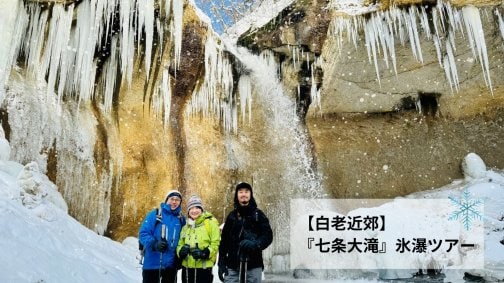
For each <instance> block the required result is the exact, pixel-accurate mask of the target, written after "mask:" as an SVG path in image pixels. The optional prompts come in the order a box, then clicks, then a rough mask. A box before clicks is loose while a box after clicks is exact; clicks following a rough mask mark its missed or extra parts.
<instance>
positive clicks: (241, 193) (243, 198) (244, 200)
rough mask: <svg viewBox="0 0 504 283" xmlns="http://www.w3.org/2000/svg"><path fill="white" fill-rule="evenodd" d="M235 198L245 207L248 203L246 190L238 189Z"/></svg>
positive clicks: (248, 193)
mask: <svg viewBox="0 0 504 283" xmlns="http://www.w3.org/2000/svg"><path fill="white" fill-rule="evenodd" d="M237 197H238V202H239V203H240V205H247V204H248V203H249V201H250V191H249V190H248V189H246V188H242V189H238V192H237Z"/></svg>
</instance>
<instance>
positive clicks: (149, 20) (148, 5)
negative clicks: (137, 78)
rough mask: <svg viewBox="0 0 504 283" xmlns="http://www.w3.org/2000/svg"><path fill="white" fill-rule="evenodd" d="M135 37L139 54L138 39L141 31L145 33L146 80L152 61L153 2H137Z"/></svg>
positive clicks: (139, 0)
mask: <svg viewBox="0 0 504 283" xmlns="http://www.w3.org/2000/svg"><path fill="white" fill-rule="evenodd" d="M137 11H138V12H137V17H138V21H137V22H138V26H137V37H138V52H140V42H141V40H140V37H141V35H142V30H143V31H145V41H144V44H145V73H146V76H147V79H149V75H150V65H151V60H152V42H153V36H154V2H153V0H137Z"/></svg>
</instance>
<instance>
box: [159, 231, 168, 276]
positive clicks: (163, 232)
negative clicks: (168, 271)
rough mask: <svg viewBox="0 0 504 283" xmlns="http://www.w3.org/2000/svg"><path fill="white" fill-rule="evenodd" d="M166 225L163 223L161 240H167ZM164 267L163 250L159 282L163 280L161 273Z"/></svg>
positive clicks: (160, 256)
mask: <svg viewBox="0 0 504 283" xmlns="http://www.w3.org/2000/svg"><path fill="white" fill-rule="evenodd" d="M165 229H166V226H165V225H164V224H163V225H161V241H163V240H166V231H165ZM162 269H163V252H161V255H159V283H161V280H162V279H163V276H162V275H161V270H162Z"/></svg>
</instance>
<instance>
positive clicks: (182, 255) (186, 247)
mask: <svg viewBox="0 0 504 283" xmlns="http://www.w3.org/2000/svg"><path fill="white" fill-rule="evenodd" d="M190 251H191V249H190V248H189V245H183V246H182V248H181V249H180V251H179V257H180V259H184V258H186V257H187V255H188V254H189V252H190Z"/></svg>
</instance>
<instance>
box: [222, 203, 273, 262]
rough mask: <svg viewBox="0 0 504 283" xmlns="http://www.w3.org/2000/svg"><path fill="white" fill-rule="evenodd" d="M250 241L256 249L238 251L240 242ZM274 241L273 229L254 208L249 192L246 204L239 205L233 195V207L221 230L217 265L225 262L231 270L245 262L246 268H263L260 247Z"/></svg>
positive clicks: (260, 212) (264, 216) (261, 248)
mask: <svg viewBox="0 0 504 283" xmlns="http://www.w3.org/2000/svg"><path fill="white" fill-rule="evenodd" d="M244 239H247V240H252V241H254V242H255V243H256V244H257V248H256V249H253V250H252V251H248V252H244V251H241V250H240V242H241V241H242V240H244ZM272 241H273V232H272V231H271V226H270V224H269V220H268V218H267V217H266V215H265V214H264V213H263V212H262V211H261V210H260V209H258V208H257V205H256V202H255V200H254V197H253V196H252V195H251V199H250V202H249V204H248V205H247V206H240V205H239V203H238V200H237V198H236V194H235V209H234V210H233V211H231V213H229V215H228V216H227V218H226V222H225V224H224V229H223V230H222V235H221V242H220V246H219V266H222V265H225V266H227V267H228V268H231V269H239V266H240V261H244V260H246V261H247V269H252V268H256V267H261V268H264V265H263V258H262V250H264V249H266V248H267V247H268V246H269V245H270V244H271V242H272Z"/></svg>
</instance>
